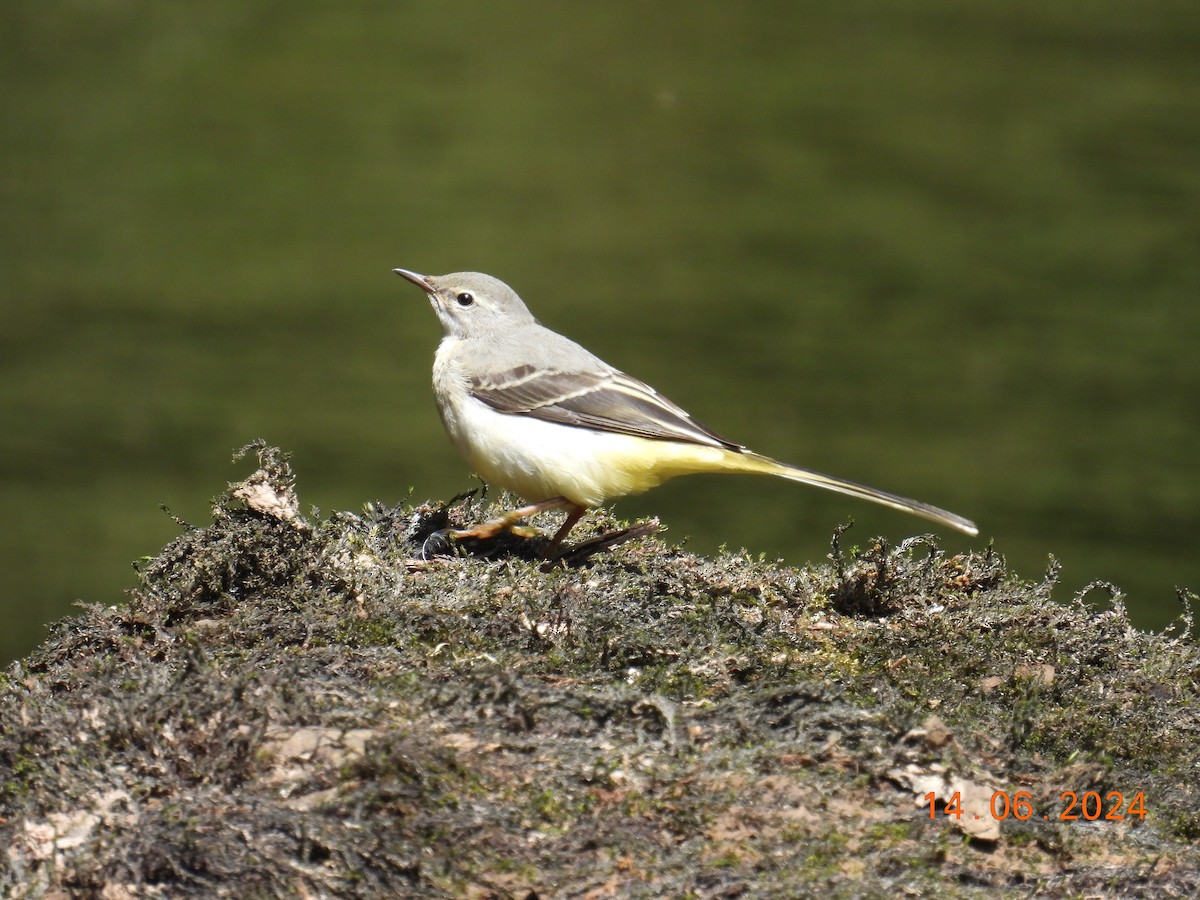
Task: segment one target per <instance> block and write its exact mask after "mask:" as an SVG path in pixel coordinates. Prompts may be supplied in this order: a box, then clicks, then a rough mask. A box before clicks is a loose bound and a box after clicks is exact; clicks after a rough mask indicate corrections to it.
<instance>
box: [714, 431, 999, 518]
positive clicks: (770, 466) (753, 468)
mask: <svg viewBox="0 0 1200 900" xmlns="http://www.w3.org/2000/svg"><path fill="white" fill-rule="evenodd" d="M730 456H736V457H740V458H741V460H743V461H744V462H745V463H747V465H745V466H744V467H741V468H742V471H744V472H760V473H762V474H764V475H778V476H779V477H780V478H786V479H788V480H789V481H799V482H800V483H801V484H811V485H813V486H814V487H820V488H825V489H826V490H829V491H837V492H838V493H839V494H849V495H850V496H851V497H858V498H859V499H861V500H870V501H871V502H873V503H879V504H881V505H883V506H890V507H891V508H892V509H898V510H900V511H902V512H906V513H912V514H913V515H914V516H921V517H922V518H925V519H930V520H931V521H934V522H938V523H940V524H942V525H947V526H949V527H950V528H955V529H957V530H959V531H962V532H965V533H966V534H970V535H976V534H979V528H978V527H976V525H975V523H974V522H972V521H971V520H970V519H964V518H963V517H962V516H959V515H956V514H954V513H952V512H949V511H947V510H944V509H939V508H938V507H936V506H930V505H929V504H928V503H922V502H921V501H920V500H911V499H909V498H908V497H901V496H900V495H899V494H892V493H889V492H888V491H881V490H879V489H878V488H873V487H867V486H866V485H865V484H858V483H856V482H853V481H846V480H845V479H844V478H834V477H833V476H832V475H822V474H821V473H820V472H813V471H812V470H810V469H801V468H798V467H797V466H790V465H788V464H787V463H781V462H779V461H778V460H775V459H771V458H770V457H769V456H762V455H760V454H758V453H753V452H751V451H749V450H743V451H742V452H740V453H733V452H731V453H730Z"/></svg>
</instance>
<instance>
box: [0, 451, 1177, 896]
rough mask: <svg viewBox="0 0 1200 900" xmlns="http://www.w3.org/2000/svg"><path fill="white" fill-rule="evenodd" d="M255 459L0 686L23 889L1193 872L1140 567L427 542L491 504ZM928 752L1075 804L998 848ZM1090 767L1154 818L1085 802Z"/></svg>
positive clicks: (908, 880) (1085, 879) (723, 886)
mask: <svg viewBox="0 0 1200 900" xmlns="http://www.w3.org/2000/svg"><path fill="white" fill-rule="evenodd" d="M253 449H254V450H255V451H256V453H257V454H258V457H259V463H260V471H259V472H258V473H256V475H255V476H253V477H252V478H251V479H248V480H247V482H244V483H240V484H237V485H231V486H230V487H229V489H228V490H227V491H225V492H224V493H223V494H221V495H220V496H219V497H218V498H217V499H216V500H215V501H214V510H213V518H212V521H211V522H210V523H209V524H208V525H205V526H203V527H191V526H185V528H184V530H183V532H182V533H181V534H180V536H179V538H177V539H176V540H175V541H173V542H172V543H171V544H169V545H168V546H167V547H165V548H164V549H163V552H162V553H161V554H160V555H159V556H157V557H155V558H153V559H150V560H147V561H144V562H143V563H142V565H141V566H140V569H139V571H140V581H139V584H138V587H137V588H136V590H135V591H133V593H132V595H131V597H130V600H129V602H128V603H127V604H126V605H124V606H117V607H100V606H91V605H89V606H84V607H83V608H82V609H81V611H80V614H79V615H78V616H77V617H75V618H74V619H71V620H68V621H64V622H62V623H59V624H58V625H57V626H56V627H55V628H54V629H53V632H52V634H51V636H50V638H49V639H48V640H47V641H46V643H45V644H44V645H43V646H42V647H41V648H39V650H38V651H36V652H35V653H34V654H32V655H31V656H30V657H29V658H27V659H25V660H22V661H20V662H18V663H16V664H14V665H13V666H12V667H11V668H10V669H9V670H8V672H6V673H5V674H4V676H3V677H2V679H0V767H2V768H3V769H4V771H5V773H6V777H5V778H4V779H3V782H2V784H0V817H2V819H0V841H3V842H4V843H6V845H8V846H11V847H12V848H13V850H12V852H10V853H9V854H7V855H6V856H4V857H0V892H6V893H8V894H14V895H15V896H37V895H38V892H41V893H46V892H50V891H52V890H62V891H68V892H75V893H80V894H88V893H98V892H100V891H102V890H103V889H104V888H105V886H106V885H113V884H117V885H127V886H131V887H130V890H133V889H134V888H136V889H137V890H138V891H140V892H143V893H148V894H153V893H154V892H160V893H168V894H170V895H172V896H204V895H208V894H211V893H212V892H213V890H214V889H215V886H216V885H220V886H221V887H222V889H226V890H229V891H233V892H235V893H238V894H240V895H243V896H274V895H280V894H283V895H288V894H295V893H297V892H301V893H304V892H307V893H310V894H314V895H317V894H320V895H326V896H394V895H406V894H410V893H420V894H423V895H434V896H437V895H439V894H441V895H446V896H451V895H460V894H464V893H468V894H472V893H473V894H475V895H478V896H506V895H516V896H524V895H526V894H528V893H529V892H530V891H536V892H539V893H571V892H576V893H586V892H587V891H588V890H594V891H600V892H605V891H607V892H608V893H619V894H622V895H625V896H632V897H638V896H644V897H651V896H662V895H673V896H715V895H721V894H729V895H736V894H738V893H746V892H753V891H754V890H757V889H762V888H764V887H769V888H770V889H771V890H774V891H776V892H777V893H779V894H781V895H789V894H790V895H811V894H814V893H824V894H829V895H831V896H841V895H847V892H848V891H849V888H848V887H847V885H850V884H853V885H855V887H854V891H857V892H859V893H865V894H874V895H887V894H893V893H897V892H900V893H903V892H905V891H908V892H911V893H921V892H931V891H934V890H940V889H942V888H943V887H944V886H945V885H947V884H949V885H953V886H954V887H953V890H955V891H957V892H958V893H960V894H963V895H978V896H984V895H988V894H990V893H994V892H996V891H997V890H1004V889H1011V888H1018V889H1021V890H1024V891H1032V892H1036V893H1039V894H1042V895H1049V896H1054V895H1059V896H1077V895H1080V894H1088V893H1105V894H1109V895H1121V894H1138V893H1146V892H1147V891H1148V890H1149V886H1152V887H1153V892H1155V893H1158V894H1161V895H1166V896H1169V895H1172V894H1175V895H1185V894H1188V893H1189V892H1191V891H1194V890H1195V889H1196V888H1197V887H1198V886H1200V871H1198V868H1197V864H1196V862H1195V861H1194V860H1193V858H1192V857H1193V855H1194V854H1193V853H1192V848H1191V846H1190V844H1189V842H1191V841H1194V840H1196V839H1197V835H1198V833H1200V826H1198V825H1197V822H1200V796H1197V792H1196V790H1195V789H1194V787H1193V785H1192V781H1193V778H1192V773H1194V771H1195V768H1196V766H1197V764H1198V763H1200V736H1198V735H1197V734H1196V731H1195V729H1194V727H1192V721H1193V718H1194V709H1195V707H1196V704H1197V701H1198V700H1200V698H1198V697H1197V692H1198V687H1197V685H1198V684H1200V678H1198V677H1197V675H1198V674H1200V652H1198V650H1197V647H1196V645H1195V643H1194V642H1193V641H1192V640H1191V639H1190V638H1189V637H1188V635H1189V634H1190V630H1189V626H1188V625H1187V623H1186V622H1182V621H1181V623H1180V627H1179V628H1178V629H1177V633H1175V634H1145V633H1141V632H1138V631H1135V630H1134V629H1132V628H1131V627H1130V626H1129V623H1128V620H1127V618H1126V617H1125V613H1124V609H1123V606H1122V604H1121V602H1120V597H1119V593H1116V592H1112V591H1107V593H1108V594H1109V596H1110V605H1109V608H1107V609H1104V610H1102V611H1097V610H1095V609H1093V608H1091V607H1090V606H1089V605H1087V603H1086V602H1085V600H1086V597H1080V598H1078V599H1077V601H1076V602H1074V603H1072V604H1070V605H1067V606H1060V605H1056V604H1054V603H1052V602H1051V601H1050V599H1049V595H1050V589H1051V587H1052V584H1053V579H1054V577H1055V573H1054V572H1053V571H1051V572H1048V573H1047V577H1046V578H1045V579H1043V580H1041V581H1038V582H1033V583H1029V582H1025V581H1022V580H1020V579H1017V578H1015V577H1014V576H1012V575H1011V574H1010V573H1009V572H1008V571H1007V570H1006V567H1005V564H1004V560H1003V557H1002V556H1000V554H999V553H997V552H996V551H995V550H994V549H993V548H988V549H986V550H985V551H984V552H982V553H977V554H968V555H960V556H949V555H946V554H945V553H943V552H942V551H941V550H940V549H939V548H938V547H937V545H936V544H935V543H934V542H933V541H932V540H931V539H928V538H919V539H914V540H911V541H906V542H902V543H901V544H900V545H898V546H891V545H889V544H886V543H884V542H883V541H866V542H864V543H863V544H862V549H844V547H843V545H844V544H845V541H844V537H845V535H844V534H842V533H839V534H837V535H835V536H834V539H833V547H832V552H831V559H830V561H829V563H828V564H824V565H819V566H813V567H808V568H804V569H792V568H787V567H783V566H778V565H775V564H772V563H770V562H768V561H764V560H762V559H755V558H752V557H750V556H748V555H747V554H744V553H733V554H729V553H726V554H722V555H720V556H718V557H715V558H703V557H698V556H695V555H693V554H690V553H687V552H685V551H683V550H682V549H680V548H678V547H674V546H670V545H668V544H665V543H663V542H661V541H659V540H657V539H643V540H638V541H634V542H629V543H625V544H622V545H620V546H618V547H615V548H614V549H612V551H611V552H609V553H606V554H601V555H594V556H590V557H587V558H584V559H576V560H575V563H576V564H575V565H572V566H570V567H567V568H558V569H554V570H551V571H542V565H541V561H540V560H539V559H538V558H537V550H538V548H539V547H540V546H542V543H541V541H540V539H537V538H533V539H524V538H519V537H514V536H504V537H503V538H502V539H501V540H499V541H497V542H495V543H492V544H483V545H480V544H476V545H474V546H473V547H472V548H471V549H472V551H473V553H471V554H466V555H462V554H461V553H456V554H454V555H449V556H430V554H429V551H430V549H431V547H432V546H433V545H434V543H436V542H431V540H430V538H431V537H432V536H433V535H435V534H436V533H437V532H438V531H439V529H444V528H446V527H447V526H451V525H459V524H465V523H466V522H468V521H470V520H474V519H478V518H481V517H484V516H487V515H489V514H492V513H494V512H495V509H494V508H491V507H488V506H486V505H484V504H481V503H480V502H479V501H477V500H475V499H473V498H468V499H467V500H466V501H465V503H460V504H457V505H450V506H448V507H447V506H442V505H432V504H425V505H418V506H405V507H396V508H389V507H384V506H381V505H379V504H371V505H368V506H367V507H366V508H364V510H363V511H362V512H361V513H358V514H351V513H335V514H334V515H332V516H329V517H328V518H326V519H324V520H322V521H319V522H309V521H306V520H305V519H304V518H303V517H302V516H300V515H299V513H298V509H299V504H298V501H297V500H296V497H295V494H294V479H293V477H292V475H291V472H290V470H289V469H288V467H287V463H286V459H285V458H284V457H283V455H282V454H280V453H279V452H278V451H276V450H274V449H273V448H269V447H266V446H265V445H257V446H255V447H254V448H253ZM248 486H249V487H248ZM264 498H265V499H264ZM587 524H588V525H589V526H590V527H591V528H592V529H593V530H594V531H595V532H604V531H611V530H613V529H615V528H617V527H619V525H620V523H617V522H615V521H614V520H613V519H612V518H611V517H610V516H608V515H607V514H605V513H596V514H594V515H593V516H591V517H589V521H588V523H587ZM586 537H587V535H586V534H585V535H582V538H584V539H586ZM461 549H462V548H459V550H461ZM932 715H936V717H937V721H936V722H934V721H933V720H932V719H931V716H932ZM912 773H917V774H919V775H925V776H930V775H932V774H935V773H944V774H945V776H946V777H954V778H957V779H964V780H967V781H974V782H979V783H981V784H987V785H994V786H998V787H999V788H1000V789H1006V790H1009V791H1010V792H1011V791H1013V790H1016V789H1022V790H1028V791H1030V792H1031V794H1032V795H1033V796H1034V798H1035V806H1036V809H1037V810H1038V811H1039V814H1043V813H1044V814H1046V815H1047V816H1048V817H1049V818H1047V819H1046V820H1043V821H1030V822H1023V823H1019V822H1015V821H1006V822H1005V823H1003V824H1002V827H1001V838H1000V842H1001V843H1002V844H1003V849H1004V852H1003V853H1001V854H991V853H989V850H990V849H991V847H990V845H988V844H987V843H986V842H982V843H981V842H978V841H976V842H972V841H970V840H969V839H968V838H967V837H966V836H965V835H963V834H962V833H961V832H960V831H959V830H958V828H957V826H956V825H955V823H954V822H953V821H952V820H950V819H949V818H948V817H945V816H940V817H935V819H934V820H930V819H929V817H928V813H927V810H925V809H923V808H922V806H921V800H920V794H921V793H923V792H922V791H917V790H914V789H913V788H912V787H911V786H910V783H909V779H911V777H912ZM939 777H941V776H939ZM1087 790H1095V791H1098V792H1100V793H1101V794H1102V795H1105V794H1107V793H1108V792H1111V791H1119V792H1123V793H1124V794H1125V795H1126V796H1132V794H1133V793H1134V792H1135V791H1142V792H1144V794H1145V798H1146V805H1147V808H1148V810H1149V811H1150V814H1149V815H1147V816H1146V819H1145V821H1144V822H1143V821H1133V820H1129V821H1127V822H1125V823H1096V824H1087V823H1079V822H1075V823H1072V822H1061V821H1057V820H1056V815H1057V812H1058V811H1059V810H1061V807H1062V801H1061V797H1062V795H1063V792H1064V791H1076V792H1082V791H1087ZM1084 824H1087V827H1086V828H1085V827H1083V825H1084ZM1109 824H1111V825H1112V827H1108V826H1109ZM101 826H102V827H101ZM56 832H57V833H60V834H67V835H68V836H69V837H70V841H68V845H69V846H68V847H66V848H64V849H60V850H58V851H56V850H55V849H54V845H53V843H52V836H53V834H54V833H56ZM47 835H50V836H51V837H49V838H48V837H47ZM48 840H49V841H51V843H47V841H48ZM31 886H32V887H31ZM854 891H849V892H850V893H853V892H854Z"/></svg>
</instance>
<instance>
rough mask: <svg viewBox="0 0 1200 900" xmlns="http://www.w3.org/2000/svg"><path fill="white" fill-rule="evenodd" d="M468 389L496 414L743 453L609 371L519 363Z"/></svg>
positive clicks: (654, 395)
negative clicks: (552, 367)
mask: <svg viewBox="0 0 1200 900" xmlns="http://www.w3.org/2000/svg"><path fill="white" fill-rule="evenodd" d="M470 390H471V395H472V396H473V397H475V398H476V399H477V400H480V401H482V402H483V403H486V404H487V405H488V406H490V407H491V408H492V409H494V410H496V411H497V412H502V413H510V414H513V415H526V416H533V417H534V418H536V419H543V420H545V421H547V422H557V423H559V424H562V425H574V426H577V427H580V428H591V429H595V430H596V431H612V432H617V433H619V434H630V435H635V436H637V437H644V438H651V439H653V440H663V441H686V442H689V443H693V444H707V445H709V446H712V447H724V448H726V449H728V450H742V449H744V448H742V447H741V445H740V444H735V443H733V442H732V441H727V440H725V438H723V437H721V436H720V435H718V434H716V433H715V432H713V431H712V430H711V429H709V428H706V427H705V426H703V425H701V424H700V423H699V422H697V421H696V420H695V419H693V418H692V417H691V416H690V415H688V414H687V413H686V412H685V411H684V410H682V409H680V408H679V407H678V406H676V405H675V404H674V403H672V402H671V401H670V400H668V399H667V398H666V397H663V396H661V395H659V393H658V392H657V391H655V390H654V388H652V387H650V386H649V385H648V384H645V383H643V382H641V381H638V380H637V379H636V378H631V377H630V376H628V375H626V374H625V373H624V372H618V371H615V370H598V371H587V372H562V371H557V370H553V369H540V368H537V367H535V366H529V365H525V366H518V367H517V368H515V369H510V370H508V371H506V372H495V373H490V374H487V375H478V376H474V377H472V378H471V379H470Z"/></svg>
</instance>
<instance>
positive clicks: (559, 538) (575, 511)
mask: <svg viewBox="0 0 1200 900" xmlns="http://www.w3.org/2000/svg"><path fill="white" fill-rule="evenodd" d="M567 502H568V503H570V501H567ZM585 512H587V507H586V506H580V505H579V504H578V503H570V509H568V510H567V521H565V522H563V523H562V527H561V528H559V529H558V531H556V532H555V533H554V537H552V538H551V539H550V545H549V546H548V547H546V549H545V551H544V552H543V553H542V556H543V557H544V558H545V559H552V558H553V557H554V554H555V553H556V552H557V551H558V548H559V546H560V545H561V544H562V542H563V540H564V539H565V538H566V536H567V534H569V533H570V531H571V529H572V528H574V527H575V523H576V522H578V521H579V520H580V519H581V518H582V517H583V514H584V513H585Z"/></svg>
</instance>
